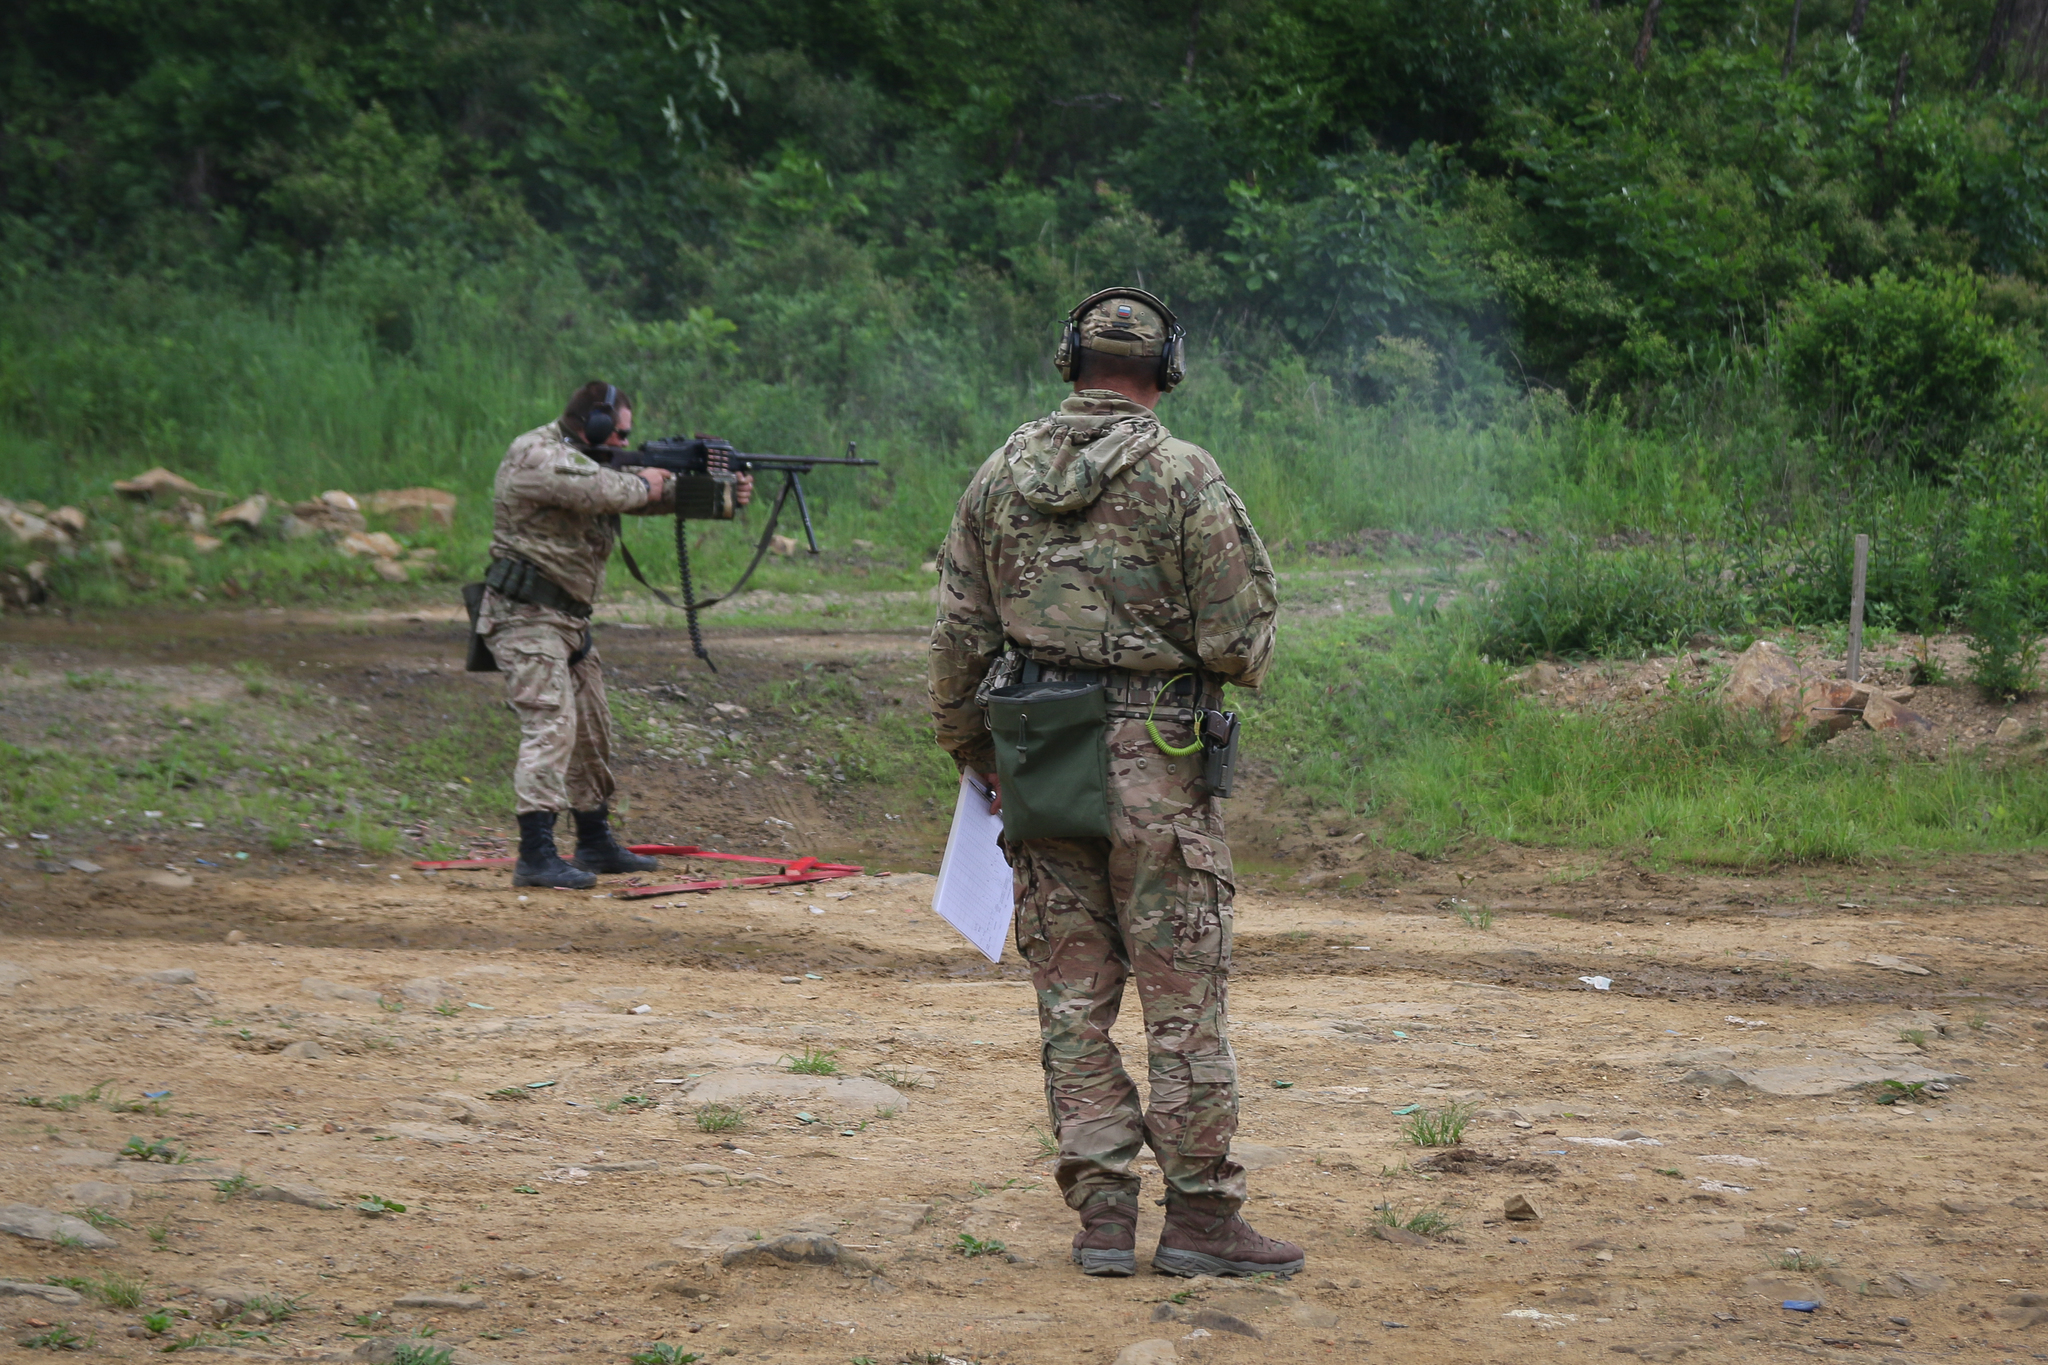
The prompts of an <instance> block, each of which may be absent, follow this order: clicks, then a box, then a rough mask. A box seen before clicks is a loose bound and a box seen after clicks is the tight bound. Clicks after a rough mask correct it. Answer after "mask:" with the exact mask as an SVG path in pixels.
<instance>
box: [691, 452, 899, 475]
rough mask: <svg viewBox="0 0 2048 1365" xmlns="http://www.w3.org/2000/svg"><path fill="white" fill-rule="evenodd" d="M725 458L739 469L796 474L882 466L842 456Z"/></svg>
mask: <svg viewBox="0 0 2048 1365" xmlns="http://www.w3.org/2000/svg"><path fill="white" fill-rule="evenodd" d="M726 458H727V459H729V460H731V461H732V462H733V464H734V466H736V467H737V468H741V469H746V468H750V467H751V468H754V469H794V470H796V471H797V472H798V473H802V472H804V471H805V470H808V469H815V468H816V467H817V466H819V465H841V466H849V467H860V468H865V469H879V468H880V467H881V464H882V462H881V461H880V460H856V459H851V458H849V457H847V456H844V455H749V454H747V453H746V452H745V451H734V452H733V453H732V454H731V455H729V456H727V457H726Z"/></svg>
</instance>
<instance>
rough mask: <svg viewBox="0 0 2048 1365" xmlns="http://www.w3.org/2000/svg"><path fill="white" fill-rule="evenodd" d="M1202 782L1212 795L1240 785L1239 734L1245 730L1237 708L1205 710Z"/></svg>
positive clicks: (1228, 790) (1222, 794)
mask: <svg viewBox="0 0 2048 1365" xmlns="http://www.w3.org/2000/svg"><path fill="white" fill-rule="evenodd" d="M1201 716H1202V744H1203V747H1204V748H1205V749H1206V750H1207V753H1206V754H1204V756H1203V759H1202V785H1203V786H1205V787H1207V788H1208V789H1209V795H1211V796H1228V795H1230V793H1231V789H1232V788H1233V787H1235V786H1236V785H1237V737H1238V735H1239V734H1240V733H1242V727H1241V726H1240V725H1239V724H1238V718H1237V712H1235V711H1204V712H1202V713H1201Z"/></svg>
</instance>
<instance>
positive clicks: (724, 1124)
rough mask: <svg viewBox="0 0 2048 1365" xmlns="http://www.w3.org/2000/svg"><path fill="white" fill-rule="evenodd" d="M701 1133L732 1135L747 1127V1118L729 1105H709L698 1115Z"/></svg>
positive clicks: (698, 1128)
mask: <svg viewBox="0 0 2048 1365" xmlns="http://www.w3.org/2000/svg"><path fill="white" fill-rule="evenodd" d="M696 1123H697V1131H698V1132H700V1133H731V1132H736V1131H738V1130H739V1129H741V1128H744V1127H746V1126H747V1116H746V1115H745V1114H743V1113H741V1112H740V1111H739V1110H737V1109H735V1108H733V1107H732V1106H731V1105H729V1104H707V1105H705V1106H703V1107H702V1108H700V1109H699V1110H698V1111H697V1114H696Z"/></svg>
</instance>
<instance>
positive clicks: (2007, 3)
mask: <svg viewBox="0 0 2048 1365" xmlns="http://www.w3.org/2000/svg"><path fill="white" fill-rule="evenodd" d="M2014 8H2015V0H1998V7H1997V8H1996V9H1994V10H1992V11H1991V28H1990V31H1989V32H1987V33H1986V34H1985V35H1984V47H1983V50H1981V51H1980V52H1978V54H1977V70H1976V74H1974V75H1972V76H1971V77H1970V84H1971V86H1972V87H1975V86H1979V85H1982V84H1983V83H1984V80H1985V78H1986V77H1988V76H1991V75H1993V74H1994V73H1996V71H1997V70H1998V61H1999V58H2000V57H2003V56H2004V55H2005V44H2006V40H2007V39H2009V38H2010V37H2011V36H2012V12H2013V9H2014Z"/></svg>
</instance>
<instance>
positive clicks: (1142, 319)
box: [1080, 295, 1167, 356]
mask: <svg viewBox="0 0 2048 1365" xmlns="http://www.w3.org/2000/svg"><path fill="white" fill-rule="evenodd" d="M1080 328H1081V345H1082V347H1083V349H1085V350H1090V351H1101V352H1104V353H1105V354H1108V355H1134V356H1155V355H1159V354H1161V353H1163V352H1164V351H1165V349H1166V330H1167V328H1166V319H1164V318H1162V317H1160V316H1159V313H1158V310H1157V309H1154V308H1152V307H1151V306H1150V305H1148V304H1146V303H1145V302H1144V301H1143V300H1141V299H1134V298H1126V297H1123V296H1121V295H1112V296H1111V297H1109V298H1106V299H1104V300H1102V301H1101V302H1100V303H1098V304H1096V305H1095V306H1094V307H1093V308H1090V309H1089V310H1088V311H1087V312H1085V313H1083V314H1082V315H1081V323H1080Z"/></svg>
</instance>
